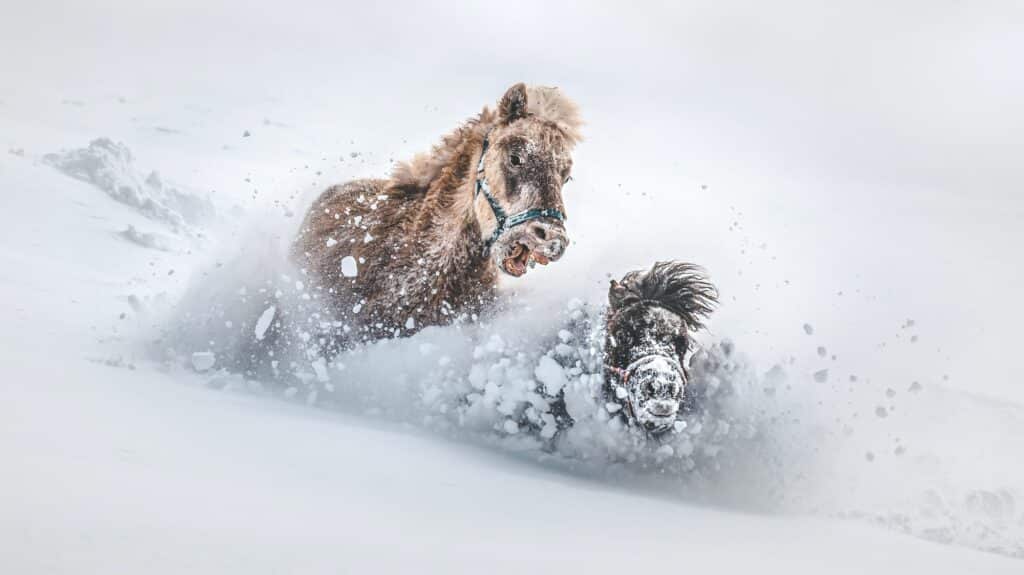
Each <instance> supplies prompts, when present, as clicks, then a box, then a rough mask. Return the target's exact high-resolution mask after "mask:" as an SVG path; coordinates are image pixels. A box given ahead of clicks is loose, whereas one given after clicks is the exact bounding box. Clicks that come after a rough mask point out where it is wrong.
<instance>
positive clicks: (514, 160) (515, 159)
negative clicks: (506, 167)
mask: <svg viewBox="0 0 1024 575" xmlns="http://www.w3.org/2000/svg"><path fill="white" fill-rule="evenodd" d="M508 161H509V163H511V164H512V165H513V166H521V165H523V159H522V158H520V157H519V154H512V155H511V156H509V158H508Z"/></svg>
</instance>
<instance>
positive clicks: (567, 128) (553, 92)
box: [526, 86, 583, 146]
mask: <svg viewBox="0 0 1024 575" xmlns="http://www.w3.org/2000/svg"><path fill="white" fill-rule="evenodd" d="M526 96H527V99H526V109H527V110H528V111H529V112H530V114H533V115H534V116H536V117H538V118H540V119H542V120H544V121H546V122H550V123H552V124H554V125H555V126H556V127H558V129H559V130H561V131H562V133H563V134H565V137H566V139H568V140H569V144H570V145H572V146H575V145H576V144H578V143H579V142H580V141H582V140H583V136H582V135H581V134H580V128H581V127H583V120H582V119H581V118H580V109H579V106H577V105H576V102H573V101H572V100H570V99H569V98H568V97H566V95H565V94H563V93H562V91H561V90H559V89H558V88H554V87H551V86H530V87H528V88H527V89H526Z"/></svg>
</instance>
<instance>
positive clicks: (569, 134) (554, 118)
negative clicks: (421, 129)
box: [475, 84, 579, 277]
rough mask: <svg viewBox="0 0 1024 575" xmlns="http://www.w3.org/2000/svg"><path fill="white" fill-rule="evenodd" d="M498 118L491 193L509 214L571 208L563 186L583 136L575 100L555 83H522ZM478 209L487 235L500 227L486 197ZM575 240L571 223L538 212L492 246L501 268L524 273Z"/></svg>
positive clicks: (487, 169) (489, 171)
mask: <svg viewBox="0 0 1024 575" xmlns="http://www.w3.org/2000/svg"><path fill="white" fill-rule="evenodd" d="M498 116H499V119H498V123H497V125H495V127H494V128H492V129H491V131H490V132H489V134H488V140H489V147H488V149H487V151H486V153H485V154H484V158H483V159H484V164H483V167H484V174H483V177H484V178H485V180H486V182H487V184H488V186H489V189H490V192H491V194H492V195H493V196H494V199H495V200H496V201H497V203H498V205H499V206H500V207H501V209H502V210H504V212H505V214H506V215H507V216H510V217H511V216H513V215H515V214H521V213H525V212H527V211H529V210H538V211H540V210H552V211H557V212H558V213H561V214H563V215H564V214H565V204H564V202H563V201H562V186H563V185H565V183H566V182H567V181H568V180H569V173H570V170H571V169H572V157H571V152H572V148H573V146H575V144H576V142H577V141H578V139H579V134H578V131H577V128H578V125H579V119H578V117H577V111H576V107H575V105H574V104H573V103H572V102H570V101H569V100H567V99H566V98H565V97H564V96H562V95H561V93H560V92H559V91H558V90H556V89H554V88H542V87H530V88H527V87H526V86H524V85H523V84H516V85H515V86H512V87H511V88H509V90H508V91H507V92H506V93H505V95H504V96H503V97H502V99H501V102H500V104H499V109H498ZM475 202H476V203H475V211H476V217H477V219H478V221H479V222H480V223H481V233H482V234H483V235H484V239H487V238H489V237H490V236H491V235H492V234H493V233H495V229H496V228H497V227H498V223H497V219H496V217H495V215H494V212H493V209H492V208H491V206H490V205H489V204H488V203H487V201H486V200H485V199H484V198H483V197H477V198H476V200H475ZM568 245H569V237H568V235H567V233H566V230H565V224H564V222H563V221H560V220H559V219H558V218H556V217H537V218H533V219H530V220H528V221H526V222H524V223H522V224H520V225H516V226H514V227H511V228H508V229H506V230H504V231H503V232H501V233H500V235H499V236H498V238H497V240H496V241H495V243H494V245H493V246H491V257H492V258H493V259H494V263H495V264H496V265H497V267H498V269H500V270H501V271H502V272H504V273H506V274H508V275H511V276H516V277H518V276H521V275H523V274H525V273H526V272H527V270H528V269H529V268H530V267H531V266H533V265H534V264H535V263H539V264H541V265H547V264H548V263H549V262H553V261H556V260H558V259H559V258H561V257H562V254H563V253H564V252H565V249H566V247H567V246H568Z"/></svg>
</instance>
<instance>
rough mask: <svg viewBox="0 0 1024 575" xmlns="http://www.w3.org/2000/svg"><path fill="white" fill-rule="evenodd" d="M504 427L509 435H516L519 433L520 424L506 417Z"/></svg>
mask: <svg viewBox="0 0 1024 575" xmlns="http://www.w3.org/2000/svg"><path fill="white" fill-rule="evenodd" d="M504 427H505V433H507V434H509V435H515V434H517V433H519V424H518V423H516V422H514V421H512V420H511V419H506V420H505V425H504Z"/></svg>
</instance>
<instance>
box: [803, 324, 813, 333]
mask: <svg viewBox="0 0 1024 575" xmlns="http://www.w3.org/2000/svg"><path fill="white" fill-rule="evenodd" d="M804 333H806V334H807V335H813V334H814V326H813V325H811V324H809V323H805V324H804Z"/></svg>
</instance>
